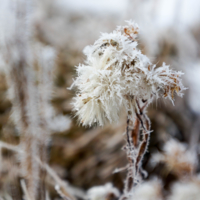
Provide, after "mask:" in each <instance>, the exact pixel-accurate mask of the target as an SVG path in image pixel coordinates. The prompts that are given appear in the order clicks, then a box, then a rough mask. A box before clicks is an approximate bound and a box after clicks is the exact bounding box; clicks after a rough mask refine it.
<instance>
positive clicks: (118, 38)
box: [72, 21, 185, 126]
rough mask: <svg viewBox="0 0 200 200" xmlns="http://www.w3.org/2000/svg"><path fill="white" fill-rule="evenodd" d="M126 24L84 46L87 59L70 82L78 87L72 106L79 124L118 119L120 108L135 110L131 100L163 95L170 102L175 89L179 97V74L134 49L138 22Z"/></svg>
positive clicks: (144, 99) (181, 87)
mask: <svg viewBox="0 0 200 200" xmlns="http://www.w3.org/2000/svg"><path fill="white" fill-rule="evenodd" d="M127 23H128V25H127V26H123V27H117V29H116V30H114V31H113V32H112V33H109V34H108V33H103V34H102V35H101V37H100V38H99V39H98V40H97V41H96V42H95V43H94V45H91V46H87V47H86V48H85V49H84V53H85V55H86V56H87V59H86V62H85V64H80V65H79V66H78V67H77V68H76V71H77V74H78V77H77V78H76V79H75V81H74V83H73V85H72V87H73V86H76V87H77V89H78V93H77V95H76V97H75V98H74V103H73V105H74V110H75V111H76V114H77V116H78V118H79V121H80V123H81V124H82V125H85V126H91V125H93V124H95V123H96V124H98V125H100V126H103V125H105V124H106V123H107V122H109V123H112V122H117V121H118V119H119V113H120V110H121V109H122V108H126V110H127V111H128V110H130V109H131V111H132V113H134V109H135V108H134V103H131V104H132V105H131V106H130V99H132V100H142V101H143V102H144V101H146V100H148V102H149V101H151V100H152V99H153V98H154V97H156V98H159V97H165V98H169V99H170V100H172V102H173V98H174V92H176V93H177V94H178V95H179V96H182V91H183V90H184V89H185V88H184V86H183V85H182V83H181V79H180V76H181V75H182V73H181V72H175V71H173V70H171V69H170V68H169V66H167V65H166V64H165V63H163V65H162V66H161V67H156V65H152V64H151V62H150V60H149V59H148V58H147V57H146V56H145V55H143V54H142V53H141V51H140V50H138V49H137V45H138V43H137V40H136V37H137V34H138V31H139V29H138V26H137V24H135V23H133V22H131V21H128V22H127Z"/></svg>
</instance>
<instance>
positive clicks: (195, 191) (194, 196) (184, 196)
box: [167, 178, 200, 200]
mask: <svg viewBox="0 0 200 200" xmlns="http://www.w3.org/2000/svg"><path fill="white" fill-rule="evenodd" d="M199 188H200V179H199V178H194V179H193V180H190V181H185V182H178V183H176V184H174V186H173V188H172V194H171V195H170V197H169V198H168V199H167V200H199V199H200V189H199Z"/></svg>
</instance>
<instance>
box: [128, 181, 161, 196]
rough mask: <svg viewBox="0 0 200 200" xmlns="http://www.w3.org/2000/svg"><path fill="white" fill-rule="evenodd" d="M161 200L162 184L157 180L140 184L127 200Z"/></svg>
mask: <svg viewBox="0 0 200 200" xmlns="http://www.w3.org/2000/svg"><path fill="white" fill-rule="evenodd" d="M155 199H156V200H161V199H162V184H161V182H160V181H159V180H157V179H154V180H151V181H147V182H145V183H142V184H141V185H139V186H138V187H136V188H135V190H134V191H133V192H132V195H131V197H129V200H155Z"/></svg>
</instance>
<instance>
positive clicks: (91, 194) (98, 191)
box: [86, 183, 120, 200]
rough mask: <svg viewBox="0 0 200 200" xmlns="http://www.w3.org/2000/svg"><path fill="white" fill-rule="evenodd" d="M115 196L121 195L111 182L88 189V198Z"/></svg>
mask: <svg viewBox="0 0 200 200" xmlns="http://www.w3.org/2000/svg"><path fill="white" fill-rule="evenodd" d="M111 195H112V197H113V198H117V197H119V195H120V193H119V191H118V190H117V189H116V188H114V187H113V186H112V184H111V183H107V184H105V185H104V186H95V187H92V188H90V189H89V190H88V192H87V198H86V199H88V200H106V199H108V198H109V196H111Z"/></svg>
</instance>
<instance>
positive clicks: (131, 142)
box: [120, 99, 150, 200]
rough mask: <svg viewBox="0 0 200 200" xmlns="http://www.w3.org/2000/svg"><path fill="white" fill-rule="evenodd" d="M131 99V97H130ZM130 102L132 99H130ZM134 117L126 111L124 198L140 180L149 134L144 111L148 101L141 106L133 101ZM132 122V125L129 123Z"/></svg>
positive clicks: (147, 120) (122, 197)
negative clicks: (134, 107) (126, 170)
mask: <svg viewBox="0 0 200 200" xmlns="http://www.w3.org/2000/svg"><path fill="white" fill-rule="evenodd" d="M132 100H133V99H132ZM131 102H132V101H131ZM135 103H136V104H135V105H136V109H135V113H136V119H135V121H134V122H133V116H132V115H131V112H128V117H127V127H126V141H127V142H126V143H127V144H126V148H125V150H126V153H127V159H128V172H127V178H126V182H125V189H124V194H123V195H122V196H121V198H120V199H121V200H122V199H126V198H127V195H128V193H130V192H131V191H132V190H133V188H134V186H135V185H137V184H138V183H139V182H140V179H141V178H140V171H141V170H142V169H141V166H140V165H141V162H142V159H143V157H144V154H145V152H146V150H147V146H148V141H149V136H150V121H149V119H148V117H147V116H146V114H145V113H144V111H145V109H146V107H147V105H148V102H147V101H146V102H145V103H144V105H143V106H142V107H141V106H140V104H139V102H138V100H136V101H135ZM130 124H133V127H132V126H131V125H130ZM140 126H141V127H142V134H143V135H142V140H141V141H139V138H140Z"/></svg>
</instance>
